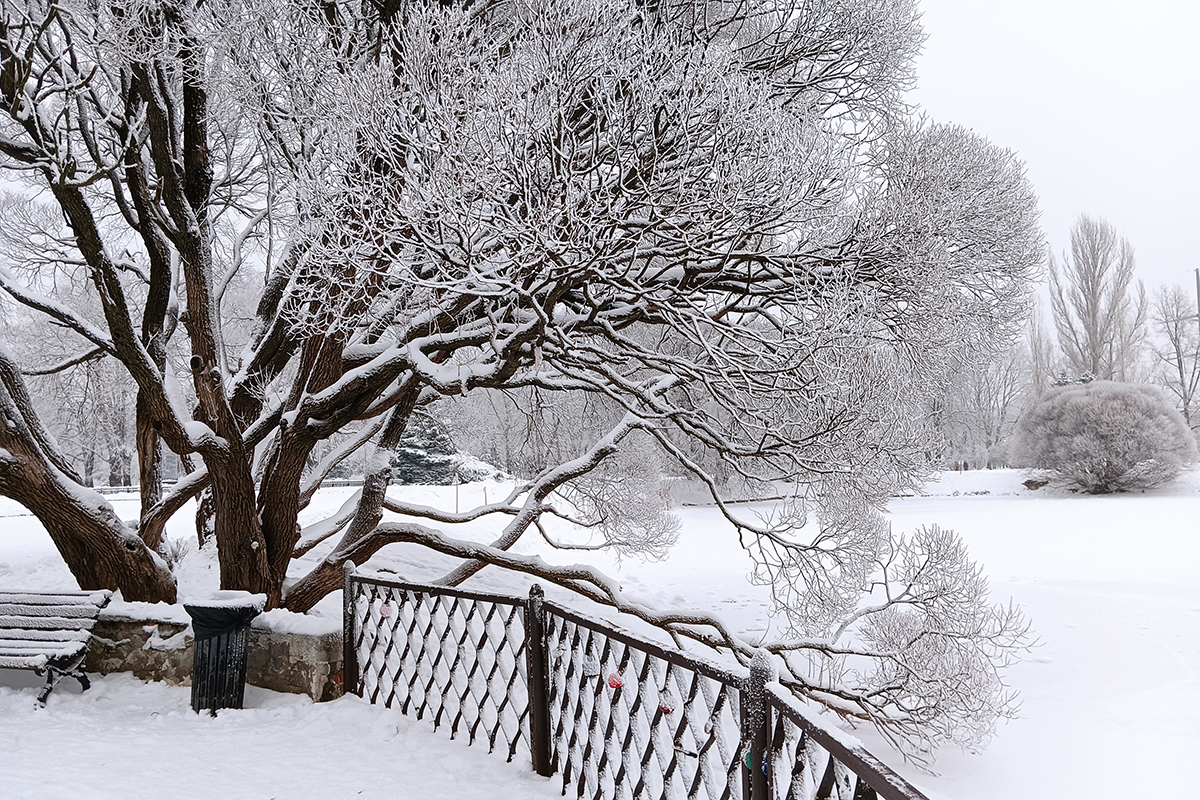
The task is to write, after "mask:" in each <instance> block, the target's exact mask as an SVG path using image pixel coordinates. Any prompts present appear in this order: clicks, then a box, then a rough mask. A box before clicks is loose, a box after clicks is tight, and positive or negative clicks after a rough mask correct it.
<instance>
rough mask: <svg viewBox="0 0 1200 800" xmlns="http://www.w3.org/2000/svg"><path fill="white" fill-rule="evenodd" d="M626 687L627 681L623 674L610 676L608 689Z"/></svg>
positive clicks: (615, 673) (616, 673) (617, 673)
mask: <svg viewBox="0 0 1200 800" xmlns="http://www.w3.org/2000/svg"><path fill="white" fill-rule="evenodd" d="M624 685H625V679H624V678H622V677H621V673H619V672H614V673H612V674H611V675H609V676H608V688H610V689H620V688H621V687H622V686H624Z"/></svg>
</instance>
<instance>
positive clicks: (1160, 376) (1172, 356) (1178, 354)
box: [1150, 286, 1200, 430]
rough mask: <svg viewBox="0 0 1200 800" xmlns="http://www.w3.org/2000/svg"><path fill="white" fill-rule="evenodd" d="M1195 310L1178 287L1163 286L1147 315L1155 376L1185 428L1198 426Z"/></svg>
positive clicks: (1199, 337) (1199, 336) (1199, 364)
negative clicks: (1152, 335) (1153, 338)
mask: <svg viewBox="0 0 1200 800" xmlns="http://www.w3.org/2000/svg"><path fill="white" fill-rule="evenodd" d="M1196 314H1197V311H1196V308H1195V306H1194V305H1193V304H1192V299H1191V298H1190V297H1189V296H1188V293H1187V292H1185V291H1184V290H1183V288H1182V287H1180V286H1163V287H1160V288H1159V289H1158V291H1156V292H1155V293H1154V305H1153V308H1152V310H1151V312H1150V322H1151V328H1152V330H1153V332H1154V334H1155V337H1156V338H1155V341H1154V343H1153V344H1152V345H1151V349H1152V350H1153V352H1154V358H1155V370H1154V377H1155V379H1156V381H1157V383H1158V384H1159V385H1160V386H1162V387H1163V388H1165V389H1166V390H1167V392H1168V393H1169V394H1170V395H1171V396H1172V397H1174V399H1175V404H1176V407H1178V408H1179V410H1180V411H1181V412H1182V413H1183V419H1184V421H1185V422H1187V424H1188V427H1190V428H1192V429H1193V430H1195V429H1196V428H1197V427H1200V419H1197V414H1196V399H1197V398H1196V392H1197V389H1200V327H1198V326H1197V317H1196Z"/></svg>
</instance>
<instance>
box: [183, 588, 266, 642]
mask: <svg viewBox="0 0 1200 800" xmlns="http://www.w3.org/2000/svg"><path fill="white" fill-rule="evenodd" d="M266 605H267V596H266V595H265V594H250V593H249V592H234V591H224V592H216V593H214V594H213V595H212V596H211V597H209V598H204V599H196V600H189V601H188V602H186V603H184V604H183V610H184V611H186V612H187V613H188V615H189V616H190V617H191V618H192V632H193V634H194V635H195V637H196V638H197V639H211V638H212V637H214V636H220V635H221V634H223V633H230V632H232V631H235V630H237V629H238V628H242V627H244V626H246V625H249V624H250V620H252V619H254V618H255V617H257V616H258V615H259V614H261V613H262V610H263V609H264V608H265V607H266Z"/></svg>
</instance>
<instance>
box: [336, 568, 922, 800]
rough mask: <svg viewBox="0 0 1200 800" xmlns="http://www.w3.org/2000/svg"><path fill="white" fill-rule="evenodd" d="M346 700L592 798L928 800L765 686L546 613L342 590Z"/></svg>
mask: <svg viewBox="0 0 1200 800" xmlns="http://www.w3.org/2000/svg"><path fill="white" fill-rule="evenodd" d="M344 658H345V663H344V667H343V672H344V678H345V686H346V691H348V692H353V693H355V694H358V695H361V696H363V697H366V698H367V699H369V700H370V701H371V702H372V703H383V704H384V705H386V706H389V707H390V706H398V707H399V708H400V710H401V711H402V712H403V713H405V714H410V713H411V714H414V715H415V716H416V717H417V719H423V718H424V717H425V716H430V717H432V721H433V725H434V728H435V729H438V728H440V727H442V726H448V727H449V729H450V736H451V738H454V737H455V736H456V735H457V734H458V733H459V732H460V731H466V733H467V736H468V740H469V742H471V743H473V742H474V741H475V740H476V739H477V738H485V739H487V741H488V745H489V750H494V749H496V748H497V747H502V748H503V749H504V750H505V751H506V752H507V755H508V759H509V760H510V761H511V760H512V758H513V756H514V755H515V754H516V753H517V751H518V750H524V751H526V752H528V754H529V758H530V760H531V763H532V765H533V768H534V770H535V771H536V772H537V773H538V774H540V775H546V776H550V775H553V774H555V773H559V774H561V776H562V782H563V783H562V785H563V794H564V795H566V794H567V792H568V790H570V789H572V788H573V789H574V792H575V794H576V796H578V797H580V798H588V799H589V800H626V798H628V799H629V800H634V799H635V798H663V799H664V800H665V799H666V798H684V797H686V798H703V800H875V798H878V797H882V798H885V800H927V798H926V797H925V796H924V795H923V794H921V792H919V791H918V790H917V789H915V788H914V787H913V786H912V785H910V784H909V783H908V782H907V781H905V780H904V779H903V778H901V777H900V776H899V775H897V774H896V773H895V772H893V771H892V770H891V769H889V768H888V767H887V766H886V765H885V764H883V763H882V762H881V761H879V759H877V758H875V757H874V756H873V755H871V754H870V753H869V752H867V751H866V750H865V749H864V748H863V747H862V746H861V745H860V744H858V742H857V741H856V740H854V739H853V738H852V737H850V736H848V735H846V734H844V733H842V732H841V731H840V730H838V729H836V728H830V727H829V726H827V725H826V724H825V723H824V722H822V721H821V720H819V719H818V718H817V717H816V716H815V715H814V713H813V712H812V711H811V710H809V709H808V708H806V707H805V706H804V705H803V704H802V703H801V702H800V701H798V700H797V699H796V698H795V697H793V696H792V695H791V694H790V693H789V692H788V691H787V690H786V689H784V688H783V687H782V686H780V685H779V684H778V683H776V682H774V680H773V678H772V676H771V672H770V662H769V658H768V657H767V655H766V653H765V652H764V653H762V654H761V656H760V657H759V658H756V660H755V662H754V663H753V664H752V665H751V668H750V670H749V671H748V672H747V671H745V670H742V669H740V668H733V669H730V668H726V667H722V666H720V665H717V664H714V663H712V662H709V661H706V660H704V659H700V658H696V657H694V656H691V655H688V654H687V653H683V652H680V651H677V650H671V649H667V648H665V647H663V646H661V645H659V644H656V643H654V642H651V641H647V640H645V639H642V638H640V637H638V636H635V635H633V634H630V633H628V632H625V631H622V630H620V629H618V628H617V627H615V626H613V625H612V624H611V623H608V622H604V621H601V620H597V619H594V618H591V617H587V616H584V615H582V614H579V613H578V612H575V611H572V610H571V609H569V608H566V607H565V606H561V605H558V604H556V603H552V602H549V601H547V600H545V599H544V597H543V596H542V590H541V588H540V587H538V586H534V587H533V588H532V589H531V590H530V593H529V597H528V598H523V597H514V596H507V595H493V594H485V593H481V592H471V591H464V590H461V589H450V588H447V587H441V586H428V585H423V584H415V583H405V582H400V581H392V580H386V579H382V578H377V577H367V576H363V575H358V574H357V573H355V572H354V566H353V565H352V564H348V565H347V569H346V580H345V654H344Z"/></svg>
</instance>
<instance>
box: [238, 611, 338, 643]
mask: <svg viewBox="0 0 1200 800" xmlns="http://www.w3.org/2000/svg"><path fill="white" fill-rule="evenodd" d="M250 627H252V628H262V629H264V630H269V631H272V632H274V633H298V634H302V635H305V636H326V635H328V634H331V633H340V632H341V630H342V618H341V616H340V615H339V616H337V617H327V616H321V615H318V614H297V613H296V612H294V611H288V610H287V609H283V608H276V609H272V610H271V611H266V612H264V613H262V614H259V615H258V616H257V617H255V618H254V621H253V622H251V623H250Z"/></svg>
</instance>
